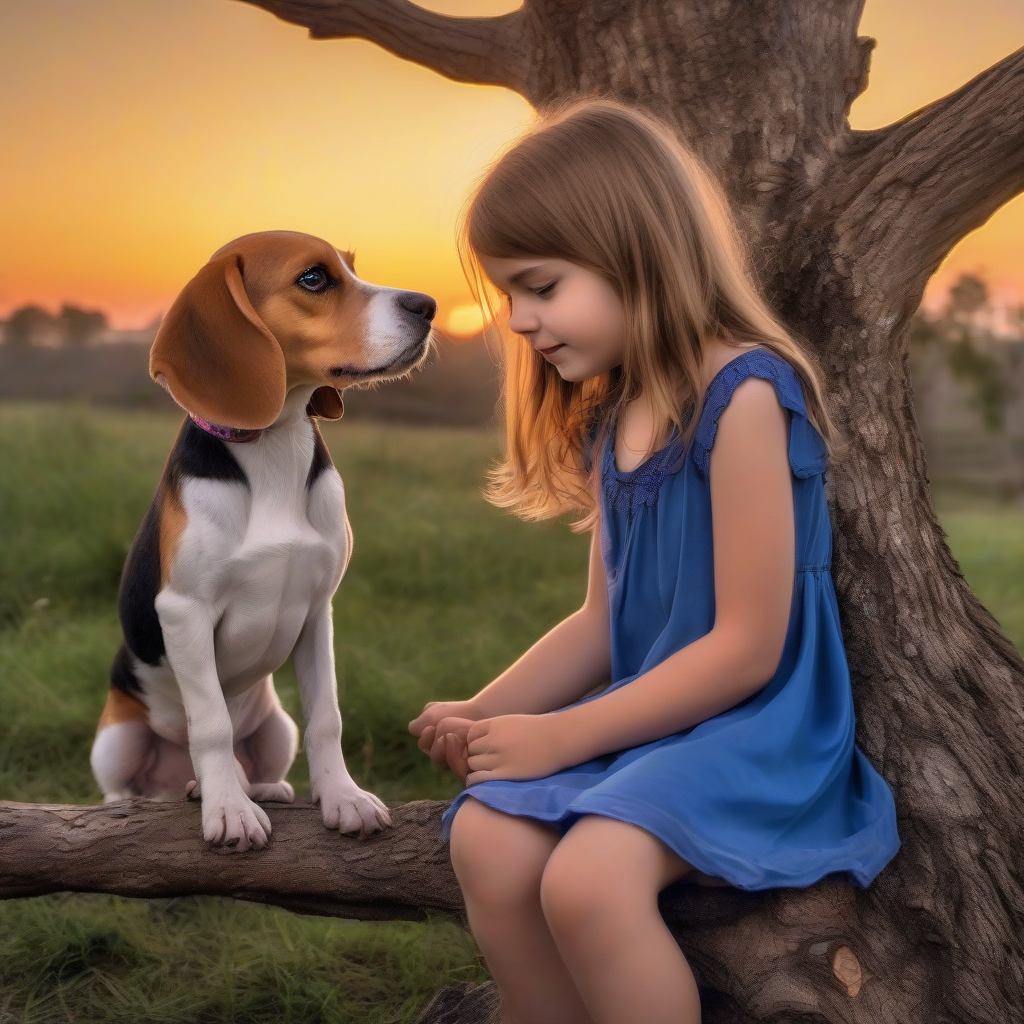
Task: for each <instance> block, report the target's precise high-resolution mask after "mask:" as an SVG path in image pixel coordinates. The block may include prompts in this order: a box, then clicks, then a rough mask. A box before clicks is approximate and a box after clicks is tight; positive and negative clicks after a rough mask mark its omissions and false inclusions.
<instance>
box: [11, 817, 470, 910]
mask: <svg viewBox="0 0 1024 1024" xmlns="http://www.w3.org/2000/svg"><path fill="white" fill-rule="evenodd" d="M446 806H447V802H446V801H443V800H414V801H412V802H411V803H406V804H398V805H394V806H392V807H391V817H392V823H393V824H392V826H391V827H390V828H386V829H383V830H382V831H380V832H376V833H374V834H373V835H371V836H369V837H367V838H366V839H363V840H360V839H358V838H356V837H355V836H348V835H341V834H339V833H338V832H332V831H330V830H328V829H326V828H325V827H324V824H323V820H322V819H321V817H320V812H319V810H318V809H314V808H311V807H310V805H309V804H308V803H295V804H266V805H264V809H265V810H266V812H267V814H269V816H270V820H271V824H272V825H273V830H274V831H273V835H272V836H271V840H270V843H269V845H268V846H267V847H266V848H265V849H263V850H248V851H246V852H245V853H237V852H235V851H233V850H228V849H225V848H223V847H220V848H217V847H212V846H210V845H208V844H207V843H206V842H205V840H204V839H203V834H202V822H201V810H200V806H199V804H198V803H193V802H191V801H185V800H182V801H180V802H173V803H156V802H153V801H150V800H129V801H122V802H120V803H115V804H106V805H103V806H99V807H78V806H69V805H57V804H52V805H51V804H20V803H9V802H0V899H12V898H15V897H23V896H42V895H45V894H46V893H51V892H102V893H110V894H114V895H119V896H133V897H144V898H148V899H153V898H156V897H163V896H185V895H208V896H209V895H216V896H232V897H234V898H236V899H244V900H252V901H255V902H258V903H272V904H275V905H276V906H281V907H286V908H287V909H289V910H294V911H297V912H299V913H303V914H320V915H323V916H327V917H349V918H357V919H360V920H391V919H405V920H417V919H422V918H424V917H425V916H426V911H438V912H441V913H445V914H450V915H452V916H453V917H455V918H457V919H458V920H459V921H461V922H462V923H463V924H464V923H465V910H464V907H463V902H462V893H461V891H460V890H459V885H458V882H457V880H456V878H455V873H454V872H453V871H452V867H451V859H450V856H449V852H448V844H447V843H446V842H444V841H443V840H442V839H441V837H440V831H439V823H440V817H441V813H442V811H443V810H444V808H445V807H446Z"/></svg>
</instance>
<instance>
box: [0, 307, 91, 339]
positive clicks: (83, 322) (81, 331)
mask: <svg viewBox="0 0 1024 1024" xmlns="http://www.w3.org/2000/svg"><path fill="white" fill-rule="evenodd" d="M108 326H109V324H108V323H107V315H106V313H104V312H102V311H101V310H98V309H81V308H79V307H78V306H71V305H68V304H66V303H65V304H64V305H63V306H61V308H60V312H59V313H58V314H57V315H56V316H54V315H53V314H52V313H49V312H48V311H47V310H45V309H43V308H42V307H41V306H34V305H29V306H21V307H20V308H19V309H16V310H14V312H12V313H11V315H10V317H8V319H7V322H6V323H5V324H4V330H3V342H4V344H5V345H8V346H10V347H11V348H30V347H31V346H32V345H38V344H40V342H42V341H44V340H45V341H47V342H49V343H51V344H52V343H54V342H57V343H58V344H61V345H65V346H67V347H68V348H82V347H84V346H85V345H88V344H89V342H90V341H91V340H92V338H93V337H95V335H97V334H99V333H100V332H101V331H105V330H107V328H108Z"/></svg>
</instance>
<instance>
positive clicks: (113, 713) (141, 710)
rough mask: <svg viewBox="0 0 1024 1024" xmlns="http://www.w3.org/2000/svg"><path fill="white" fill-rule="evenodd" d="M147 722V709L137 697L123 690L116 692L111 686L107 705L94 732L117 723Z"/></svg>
mask: <svg viewBox="0 0 1024 1024" xmlns="http://www.w3.org/2000/svg"><path fill="white" fill-rule="evenodd" d="M148 720H149V708H147V707H146V705H145V704H143V703H142V701H141V700H139V698H138V697H132V696H131V695H130V694H127V693H125V692H124V691H123V690H116V689H114V687H113V686H112V687H111V688H110V690H109V691H108V692H107V703H106V704H105V705H104V707H103V714H101V715H100V720H99V723H98V724H97V726H96V731H97V732H99V731H100V730H101V729H105V728H106V727H107V726H108V725H117V723H118V722H145V721H148Z"/></svg>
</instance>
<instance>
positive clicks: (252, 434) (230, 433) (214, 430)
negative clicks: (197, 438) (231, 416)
mask: <svg viewBox="0 0 1024 1024" xmlns="http://www.w3.org/2000/svg"><path fill="white" fill-rule="evenodd" d="M188 417H189V419H190V420H191V421H192V422H193V423H194V424H195V425H196V426H197V427H198V428H199V429H200V430H205V431H206V433H208V434H212V435H213V436H214V437H219V438H220V439H221V440H222V441H234V442H235V443H236V444H245V443H246V442H247V441H255V440H256V438H257V437H259V436H260V434H262V433H263V431H262V430H248V429H245V428H243V427H221V426H218V425H217V424H216V423H210V422H208V421H207V420H204V419H202V418H201V417H200V416H196V415H195V414H194V413H191V412H190V413H189V414H188Z"/></svg>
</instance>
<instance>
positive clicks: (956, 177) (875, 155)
mask: <svg viewBox="0 0 1024 1024" xmlns="http://www.w3.org/2000/svg"><path fill="white" fill-rule="evenodd" d="M852 140H853V142H852V149H851V152H850V154H849V157H850V159H849V162H848V163H847V173H848V177H847V182H848V185H847V187H846V188H844V189H843V192H845V194H846V195H845V198H846V201H847V204H848V205H847V212H846V213H845V214H844V213H841V214H840V225H839V226H840V231H841V232H842V230H843V226H844V225H843V222H846V223H847V224H849V225H850V226H851V227H852V226H853V225H856V228H857V233H858V235H859V241H860V244H859V245H858V246H857V252H858V254H859V253H863V254H864V255H866V256H869V257H870V256H871V255H872V254H874V255H880V254H882V253H887V254H888V259H889V261H890V262H891V261H893V260H894V259H896V258H897V257H898V259H897V262H899V260H902V261H903V265H904V267H905V274H903V275H901V280H900V281H899V282H893V283H894V285H895V287H896V288H898V289H901V290H902V288H903V287H904V286H905V285H907V284H911V283H913V284H916V283H918V282H919V283H920V285H921V287H922V288H923V286H924V283H925V282H926V280H927V278H928V277H929V276H930V275H931V274H932V273H933V272H934V270H935V269H936V268H937V267H938V265H939V264H940V263H941V262H942V260H943V259H944V258H945V256H946V255H947V254H948V253H949V251H950V250H951V249H952V248H953V246H955V245H956V243H957V242H959V241H960V239H962V238H963V237H964V236H965V235H966V234H968V233H969V232H970V231H973V230H974V229H975V228H977V227H979V226H980V225H982V224H984V222H985V221H986V220H987V219H988V218H989V217H990V216H991V215H992V214H993V213H994V212H995V211H996V210H997V209H999V207H1000V206H1002V205H1003V204H1004V203H1006V202H1007V201H1008V200H1010V199H1012V198H1013V197H1014V196H1015V195H1017V194H1018V193H1019V192H1021V191H1024V48H1021V49H1019V50H1017V51H1016V52H1015V53H1011V54H1010V55H1009V56H1008V57H1006V58H1004V59H1003V60H1001V61H999V62H998V63H997V64H994V65H993V66H992V67H991V68H989V69H988V70H986V71H983V72H982V73H981V74H980V75H978V76H977V77H976V78H974V79H972V80H971V81H970V82H968V83H967V84H966V85H964V86H963V87H961V88H960V89H958V90H957V91H956V92H953V93H951V94H950V95H948V96H945V97H943V98H942V99H940V100H936V101H935V102H934V103H931V104H929V105H928V106H926V107H922V108H921V109H920V110H917V111H915V112H914V113H912V114H909V115H907V117H905V118H903V119H902V120H900V121H897V122H895V123H894V124H891V125H889V126H888V127H887V128H882V129H879V130H878V131H873V132H856V133H853V136H852ZM842 205H843V204H842V203H841V204H840V207H842ZM861 246H864V248H861Z"/></svg>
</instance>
